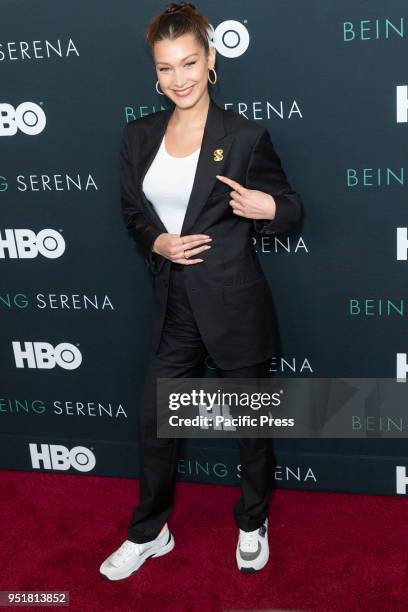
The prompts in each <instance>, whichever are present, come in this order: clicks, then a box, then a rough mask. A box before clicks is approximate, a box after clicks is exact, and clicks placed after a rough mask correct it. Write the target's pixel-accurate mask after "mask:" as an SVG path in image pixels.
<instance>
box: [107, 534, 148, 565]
mask: <svg viewBox="0 0 408 612" xmlns="http://www.w3.org/2000/svg"><path fill="white" fill-rule="evenodd" d="M140 552H141V547H140V544H138V543H137V542H131V541H130V540H125V541H124V542H123V544H122V546H120V547H119V548H118V550H116V551H115V552H114V553H113V555H112V559H111V563H112V564H113V565H116V564H119V563H121V562H122V561H125V560H126V559H128V558H129V557H131V556H132V555H134V554H135V553H136V554H137V555H139V554H140Z"/></svg>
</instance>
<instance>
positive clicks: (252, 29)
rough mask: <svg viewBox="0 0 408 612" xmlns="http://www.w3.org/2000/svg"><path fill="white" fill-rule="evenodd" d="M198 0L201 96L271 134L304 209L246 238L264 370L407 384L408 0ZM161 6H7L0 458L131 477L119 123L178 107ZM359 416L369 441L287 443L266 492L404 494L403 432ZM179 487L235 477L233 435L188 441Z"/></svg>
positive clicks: (139, 378) (143, 322)
mask: <svg viewBox="0 0 408 612" xmlns="http://www.w3.org/2000/svg"><path fill="white" fill-rule="evenodd" d="M195 4H196V6H197V8H198V9H199V10H200V11H201V12H203V13H204V14H205V15H206V16H207V17H208V18H209V20H210V22H211V24H212V25H213V27H214V29H215V43H216V48H217V61H216V71H217V74H218V81H217V83H216V85H215V86H213V85H209V88H210V89H209V91H210V95H211V96H212V97H213V98H214V100H215V101H216V102H217V103H218V104H219V105H220V106H222V107H224V108H228V109H232V110H234V111H236V112H239V113H241V114H242V115H243V116H244V117H246V118H247V119H249V120H253V121H257V122H259V124H260V125H262V126H264V127H266V128H267V129H268V130H269V133H270V135H271V138H272V141H273V143H274V146H275V149H276V151H277V152H278V154H279V156H280V158H281V160H282V163H283V166H284V168H285V171H286V173H287V176H288V178H289V180H290V182H291V183H292V185H293V186H294V188H295V189H296V190H297V191H298V192H299V193H300V195H301V196H302V199H303V202H304V206H305V218H304V222H303V225H302V228H301V231H300V232H298V233H297V234H295V235H291V236H285V235H279V236H277V235H276V236H265V237H261V236H260V235H256V234H254V237H253V248H254V249H255V250H256V252H257V253H258V256H259V258H260V261H261V264H262V267H263V269H264V270H265V274H266V275H267V278H268V281H269V283H270V286H271V289H272V294H273V296H274V301H275V305H276V311H277V314H278V319H279V327H280V334H281V340H282V356H281V357H280V358H279V359H278V360H271V373H272V375H275V376H314V377H373V378H374V377H382V378H396V377H398V378H399V379H405V378H406V376H407V371H408V369H407V362H408V357H407V353H408V332H407V323H406V318H407V306H408V302H407V299H408V291H407V287H408V282H407V279H408V264H407V253H408V233H407V226H408V215H407V211H408V205H407V189H406V180H405V165H404V164H405V163H406V160H407V136H408V70H407V62H406V57H407V33H406V27H407V19H408V13H407V11H406V5H405V3H403V2H402V0H395V1H394V2H393V3H392V5H390V6H387V7H385V5H384V3H383V2H380V1H379V0H372V1H371V2H370V3H367V2H364V1H363V0H359V1H355V0H353V1H352V0H343V2H339V3H327V2H326V1H325V0H316V1H315V2H313V3H304V2H302V1H301V0H290V1H289V0H268V1H266V0H255V1H253V2H249V1H247V0H224V1H223V2H216V1H215V0H200V2H199V3H195ZM164 8H165V3H164V2H157V1H151V0H149V1H148V2H147V1H141V2H131V1H130V0H122V1H121V2H120V3H116V4H115V5H112V3H111V2H109V1H108V0H98V1H95V0H93V1H92V0H91V1H89V2H86V3H83V2H79V0H71V2H67V3H55V2H52V1H51V0H44V1H43V2H41V3H35V10H33V6H32V3H31V2H28V1H27V0H21V1H20V2H18V3H16V2H13V1H11V0H3V2H2V28H1V39H0V75H1V84H2V86H1V95H0V207H1V208H0V210H1V222H0V270H1V273H0V274H1V286H0V315H1V327H0V359H1V367H0V376H1V386H0V426H1V427H0V445H1V457H0V468H3V469H15V470H34V471H38V470H42V471H46V472H54V473H55V472H59V473H61V474H62V473H75V474H83V475H84V476H86V475H93V474H98V475H110V476H124V477H137V475H138V465H137V443H136V434H137V431H136V415H137V410H138V402H139V400H140V395H141V390H142V385H143V380H144V374H145V371H146V366H147V359H148V354H149V341H150V326H151V322H152V282H151V277H150V272H149V270H148V269H147V268H146V265H145V262H144V259H143V257H142V256H141V255H140V252H139V251H138V249H137V248H136V245H135V243H134V242H133V241H132V239H131V238H130V237H129V236H128V234H127V231H126V228H125V226H124V222H123V219H122V217H121V210H120V197H119V148H120V143H121V136H122V130H123V127H124V125H125V123H126V122H127V121H130V120H132V119H134V118H137V117H140V116H143V115H147V114H149V113H151V112H155V111H158V110H162V109H164V108H167V107H168V105H170V101H169V100H168V99H167V98H165V97H163V96H160V95H158V94H157V92H156V90H155V83H156V73H155V69H154V66H153V62H152V59H151V56H150V54H149V50H148V48H147V46H146V44H145V42H144V30H145V28H146V26H147V23H148V22H149V20H150V19H151V18H152V16H154V15H156V14H158V13H160V12H161V11H162V10H164ZM27 17H29V18H27ZM206 375H208V376H217V367H216V364H215V363H214V362H213V361H212V360H211V356H207V358H206ZM407 388H408V387H407ZM366 412H367V414H366V420H364V421H362V423H361V427H362V428H366V429H367V437H366V438H365V439H361V438H359V439H279V440H275V441H274V451H275V469H274V478H275V481H276V486H277V487H288V488H299V489H309V490H330V491H350V492H363V493H372V494H376V493H377V494H378V493H381V494H389V495H397V494H398V495H399V494H400V495H404V494H406V492H407V491H406V486H407V482H408V478H407V476H408V444H407V441H406V440H405V439H404V438H403V437H401V438H399V439H393V440H391V439H386V436H385V435H383V433H382V431H383V430H384V429H385V428H386V424H384V423H382V422H380V419H379V417H378V411H377V410H376V407H375V402H371V403H368V404H367V410H366ZM404 426H405V424H404ZM382 428H383V429H382ZM178 478H179V480H183V481H198V482H209V483H219V484H232V485H238V484H239V479H240V465H239V454H238V446H237V444H236V440H233V439H228V440H227V439H225V440H219V439H218V440H210V439H199V440H198V439H189V440H185V441H184V446H183V449H182V451H181V454H180V458H179V464H178Z"/></svg>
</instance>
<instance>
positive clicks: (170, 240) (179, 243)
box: [152, 233, 212, 265]
mask: <svg viewBox="0 0 408 612" xmlns="http://www.w3.org/2000/svg"><path fill="white" fill-rule="evenodd" d="M211 240H212V238H210V236H208V235H207V234H190V235H187V236H179V234H169V233H164V234H159V236H157V238H156V240H155V241H154V244H153V248H152V251H153V253H158V254H159V255H162V256H163V257H166V258H167V259H170V261H174V262H175V263H181V264H185V265H190V264H196V263H200V262H202V261H204V260H203V259H191V257H194V255H197V254H198V253H201V252H202V251H207V250H208V249H210V248H211V245H209V244H207V243H208V242H211ZM199 245H201V246H199Z"/></svg>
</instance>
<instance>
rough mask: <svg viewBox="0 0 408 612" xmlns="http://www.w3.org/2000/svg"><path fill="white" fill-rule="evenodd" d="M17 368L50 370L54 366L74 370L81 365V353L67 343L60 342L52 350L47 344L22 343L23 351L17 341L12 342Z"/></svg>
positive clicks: (50, 345)
mask: <svg viewBox="0 0 408 612" xmlns="http://www.w3.org/2000/svg"><path fill="white" fill-rule="evenodd" d="M12 345H13V351H14V359H15V362H16V367H17V368H24V367H25V364H27V367H28V368H36V369H40V370H51V369H52V368H55V366H56V365H58V366H60V367H61V368H63V369H64V370H75V369H76V368H78V367H79V366H80V365H81V363H82V355H81V351H80V350H79V349H78V348H77V347H76V346H75V345H74V344H69V343H68V342H61V343H60V344H57V346H56V347H55V348H54V347H53V346H52V344H50V343H49V342H24V349H23V348H22V347H21V343H20V342H19V341H18V340H13V341H12Z"/></svg>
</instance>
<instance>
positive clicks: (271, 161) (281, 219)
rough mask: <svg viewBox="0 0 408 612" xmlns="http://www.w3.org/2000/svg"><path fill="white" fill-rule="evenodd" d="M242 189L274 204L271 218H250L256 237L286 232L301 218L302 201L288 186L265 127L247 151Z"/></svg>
mask: <svg viewBox="0 0 408 612" xmlns="http://www.w3.org/2000/svg"><path fill="white" fill-rule="evenodd" d="M246 187H247V188H249V189H259V190H260V191H264V192H265V193H269V194H270V195H271V196H273V198H274V200H275V202H276V213H275V217H274V218H273V219H265V220H264V219H253V221H254V227H255V230H256V231H257V232H258V233H259V234H261V235H264V234H266V235H268V234H275V233H276V234H279V233H283V232H290V231H291V230H292V229H293V228H294V227H295V226H296V225H297V223H298V222H299V220H300V219H301V217H302V213H303V202H302V200H301V198H300V196H299V194H298V193H296V191H295V190H294V189H293V188H292V186H291V185H290V183H289V181H288V179H287V177H286V174H285V172H284V170H283V168H282V163H281V160H280V158H279V156H278V154H277V153H276V151H275V149H274V147H273V144H272V141H271V138H270V135H269V132H268V130H267V129H265V128H264V129H263V131H262V132H261V133H260V135H259V138H258V139H257V141H256V142H255V144H254V146H253V149H252V151H251V156H250V160H249V165H248V169H247V173H246Z"/></svg>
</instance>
